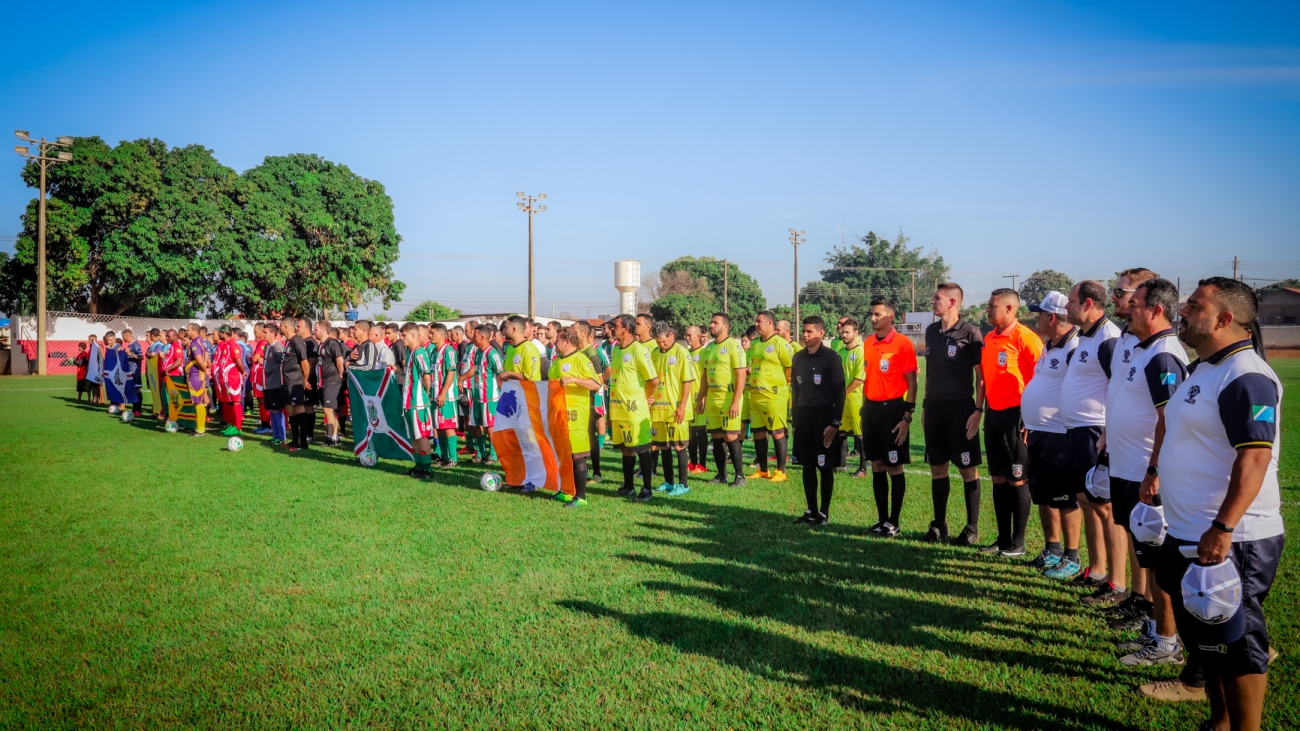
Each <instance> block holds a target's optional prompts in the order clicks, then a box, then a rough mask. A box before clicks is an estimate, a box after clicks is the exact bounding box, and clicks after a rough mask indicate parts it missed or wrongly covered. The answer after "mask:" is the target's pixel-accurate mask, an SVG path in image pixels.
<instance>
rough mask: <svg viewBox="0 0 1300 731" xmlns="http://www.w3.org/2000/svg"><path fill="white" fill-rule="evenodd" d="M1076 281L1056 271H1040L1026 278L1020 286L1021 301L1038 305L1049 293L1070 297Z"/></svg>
mask: <svg viewBox="0 0 1300 731" xmlns="http://www.w3.org/2000/svg"><path fill="white" fill-rule="evenodd" d="M1073 286H1074V281H1073V280H1072V279H1070V275H1068V274H1064V273H1062V272H1058V271H1056V270H1055V269H1039V270H1038V271H1036V272H1034V273H1033V274H1030V275H1029V276H1028V277H1026V278H1025V281H1024V282H1021V284H1020V301H1021V302H1024V303H1025V304H1027V305H1028V304H1038V303H1039V302H1042V301H1043V298H1044V297H1046V296H1047V293H1048V292H1053V291H1055V292H1060V293H1061V294H1064V295H1068V294H1069V293H1070V287H1073Z"/></svg>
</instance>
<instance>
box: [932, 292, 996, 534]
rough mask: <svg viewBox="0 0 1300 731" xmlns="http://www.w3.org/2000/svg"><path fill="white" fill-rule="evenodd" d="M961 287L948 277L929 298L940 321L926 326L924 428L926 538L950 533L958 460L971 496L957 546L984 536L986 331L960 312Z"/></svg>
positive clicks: (967, 503) (960, 471)
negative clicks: (928, 501)
mask: <svg viewBox="0 0 1300 731" xmlns="http://www.w3.org/2000/svg"><path fill="white" fill-rule="evenodd" d="M961 304H962V289H961V285H959V284H957V283H956V282H943V283H941V284H939V286H938V288H937V289H936V290H935V293H934V298H933V299H932V300H931V301H930V305H931V310H932V311H933V312H934V315H935V317H936V319H935V321H934V322H932V323H931V324H930V326H929V327H927V328H926V329H925V398H924V399H923V400H922V401H921V428H922V429H923V430H924V431H925V461H926V462H927V463H929V465H930V495H931V497H932V498H933V500H934V522H932V523H930V529H929V530H928V531H927V532H926V534H925V540H927V541H941V540H943V539H945V538H947V537H948V494H949V491H950V489H951V487H950V484H949V477H948V474H949V473H948V465H949V464H951V463H953V462H956V463H957V472H958V474H960V475H961V480H962V492H963V494H964V495H965V497H966V527H964V528H962V530H961V533H959V534H958V535H957V537H956V538H954V539H952V541H951V543H953V544H954V545H958V546H974V545H975V544H976V542H977V541H979V535H980V534H979V524H980V477H979V470H978V469H977V467H978V466H979V464H980V440H979V429H980V416H981V410H980V409H979V408H978V407H977V406H976V405H975V404H976V403H978V402H980V401H982V400H983V399H984V369H983V367H981V366H980V357H981V356H982V355H983V348H984V336H983V335H982V334H981V333H980V330H979V328H977V327H975V326H974V325H972V324H971V323H970V321H969V320H966V319H964V318H962V316H961Z"/></svg>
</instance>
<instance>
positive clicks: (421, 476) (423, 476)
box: [409, 468, 433, 480]
mask: <svg viewBox="0 0 1300 731" xmlns="http://www.w3.org/2000/svg"><path fill="white" fill-rule="evenodd" d="M409 474H410V475H411V477H414V478H415V479H417V480H427V479H430V478H432V477H433V473H432V472H430V471H428V470H426V469H424V468H419V469H414V470H411V472H410V473H409Z"/></svg>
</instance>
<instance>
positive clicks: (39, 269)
mask: <svg viewBox="0 0 1300 731" xmlns="http://www.w3.org/2000/svg"><path fill="white" fill-rule="evenodd" d="M14 136H15V137H17V138H18V139H20V140H22V143H23V144H21V145H15V146H14V152H16V153H18V155H19V157H23V158H26V159H28V160H35V161H36V164H37V165H39V166H40V168H41V188H40V201H41V202H40V206H39V210H40V214H39V216H38V219H37V223H36V231H37V233H36V375H38V376H45V375H49V368H48V367H47V366H46V363H45V361H46V359H47V355H46V344H45V171H46V170H47V169H48V168H49V167H50V166H51V165H56V164H58V163H61V162H69V161H71V160H72V153H71V152H58V151H57V148H59V147H72V138H71V137H58V138H55V139H54V140H47V139H45V138H44V137H42V138H40V139H39V140H34V139H32V137H31V135H30V134H28V133H27V130H22V129H19V130H14ZM32 145H36V148H37V152H36V154H34V155H33V154H32ZM52 151H53V152H54V153H55V154H54V155H53V156H51V155H50V153H51V152H52Z"/></svg>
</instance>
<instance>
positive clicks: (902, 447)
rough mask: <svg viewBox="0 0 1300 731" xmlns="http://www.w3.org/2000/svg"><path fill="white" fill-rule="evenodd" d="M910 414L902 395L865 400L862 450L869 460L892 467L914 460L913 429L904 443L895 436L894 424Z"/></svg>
mask: <svg viewBox="0 0 1300 731" xmlns="http://www.w3.org/2000/svg"><path fill="white" fill-rule="evenodd" d="M906 413H907V402H906V401H904V400H903V399H901V398H896V399H891V400H889V401H864V402H863V403H862V424H861V428H862V449H863V454H865V455H866V457H867V459H869V460H871V461H872V462H884V463H885V465H886V466H889V467H893V466H895V465H901V464H911V463H912V431H911V429H908V432H907V438H905V439H904V440H903V443H902V444H897V443H895V440H896V439H897V437H896V436H895V435H894V427H896V426H898V422H900V421H902V420H903V416H904V415H905V414H906ZM800 461H802V460H800Z"/></svg>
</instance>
